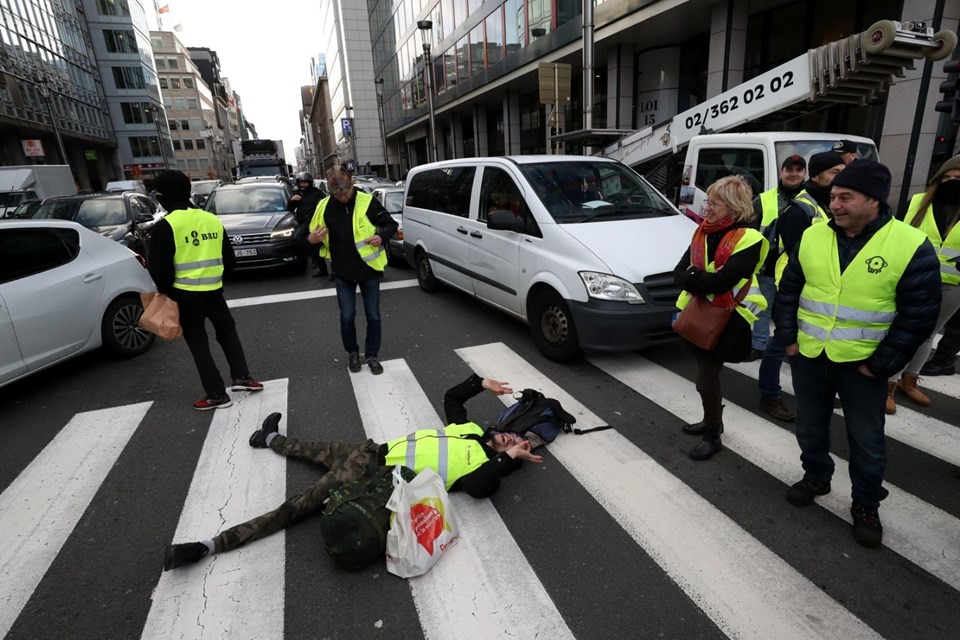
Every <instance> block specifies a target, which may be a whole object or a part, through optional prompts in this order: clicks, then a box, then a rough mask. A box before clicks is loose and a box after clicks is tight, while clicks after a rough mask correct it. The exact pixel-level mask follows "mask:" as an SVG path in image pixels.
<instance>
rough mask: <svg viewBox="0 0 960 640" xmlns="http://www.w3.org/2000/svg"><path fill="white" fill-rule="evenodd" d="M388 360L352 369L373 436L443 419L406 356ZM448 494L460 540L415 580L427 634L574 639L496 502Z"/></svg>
mask: <svg viewBox="0 0 960 640" xmlns="http://www.w3.org/2000/svg"><path fill="white" fill-rule="evenodd" d="M382 364H383V368H384V373H383V374H381V375H377V376H374V375H369V374H368V373H366V372H364V373H359V374H353V375H351V376H350V381H351V382H352V383H353V390H354V394H355V395H356V397H357V406H358V407H359V408H360V417H361V418H362V419H363V426H364V429H365V431H366V433H367V436H368V437H370V438H372V439H373V440H375V441H377V442H387V441H389V440H392V439H395V438H400V437H403V436H405V435H406V434H408V433H410V432H412V431H416V430H417V429H425V428H430V427H432V426H434V425H442V424H443V423H442V422H441V420H440V417H439V416H438V415H437V413H436V411H434V409H433V406H432V405H431V404H430V401H429V400H428V399H427V396H426V394H425V393H424V391H423V388H422V387H421V386H420V384H419V383H418V382H417V379H416V377H414V375H413V372H412V371H410V368H409V367H408V366H407V363H406V362H405V361H404V360H402V359H398V360H389V361H387V362H383V363H382ZM507 482H509V480H507ZM450 500H451V502H452V503H453V506H454V508H455V509H456V513H457V518H458V519H459V520H460V529H461V537H460V541H459V542H457V544H456V546H455V547H454V548H453V549H452V550H451V551H450V553H448V554H447V555H446V557H444V559H443V562H439V563H437V565H436V566H434V568H433V569H431V570H430V572H429V573H427V574H426V575H424V576H421V577H419V578H415V579H413V580H410V581H409V584H410V591H411V593H412V594H413V600H414V604H415V605H416V607H417V612H418V614H419V616H420V624H421V625H422V627H423V634H424V636H425V637H426V638H427V639H428V640H429V639H434V640H458V639H462V640H474V639H476V638H500V637H506V636H509V637H513V638H551V640H552V639H554V638H559V639H563V638H571V639H572V638H573V634H572V633H571V631H570V629H569V628H568V627H567V625H566V623H565V622H564V621H563V618H562V617H561V616H560V612H559V611H557V608H556V605H554V603H553V601H552V600H551V599H550V596H549V595H548V594H547V592H546V590H545V589H544V587H543V584H542V583H541V582H540V579H539V578H537V575H536V573H534V571H533V568H532V567H531V566H530V564H529V563H528V562H527V559H526V558H525V557H524V555H523V552H521V551H520V548H519V547H518V546H517V543H516V541H515V540H514V539H513V536H512V535H511V534H510V531H509V529H507V527H506V524H504V522H503V520H502V519H501V518H500V514H499V513H497V510H496V509H495V508H494V507H493V504H491V502H490V501H489V500H476V499H474V498H471V497H470V496H467V495H466V494H462V493H452V494H450Z"/></svg>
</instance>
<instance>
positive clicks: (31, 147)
mask: <svg viewBox="0 0 960 640" xmlns="http://www.w3.org/2000/svg"><path fill="white" fill-rule="evenodd" d="M20 143H21V144H22V145H23V155H25V156H27V157H28V158H42V157H44V156H45V155H46V154H45V153H44V152H43V141H42V140H21V141H20Z"/></svg>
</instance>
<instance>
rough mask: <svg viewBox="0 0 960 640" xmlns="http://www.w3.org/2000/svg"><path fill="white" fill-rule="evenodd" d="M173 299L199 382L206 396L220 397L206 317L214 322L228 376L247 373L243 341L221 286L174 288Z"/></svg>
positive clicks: (237, 377)
mask: <svg viewBox="0 0 960 640" xmlns="http://www.w3.org/2000/svg"><path fill="white" fill-rule="evenodd" d="M174 296H175V298H174V299H175V300H176V301H177V304H178V305H179V306H180V326H181V327H183V339H184V340H185V341H186V343H187V346H188V347H190V353H191V355H193V361H194V363H195V364H196V365H197V372H198V373H199V374H200V382H201V384H203V390H204V391H205V392H206V394H207V396H208V397H211V398H220V397H222V396H223V395H224V394H226V388H225V387H224V385H223V378H221V377H220V371H219V370H218V369H217V364H216V362H214V360H213V355H212V354H211V353H210V341H209V339H208V338H207V323H206V321H207V320H210V322H211V324H213V329H214V331H215V332H216V336H217V342H219V343H220V348H221V349H223V354H224V355H225V356H226V357H227V363H228V364H229V365H230V377H231V378H233V379H234V380H242V379H244V378H248V377H250V371H249V369H247V359H246V357H245V356H244V354H243V345H241V344H240V336H239V335H237V326H236V324H235V323H234V321H233V316H232V315H230V309H229V308H228V307H227V301H226V300H225V299H224V298H223V290H222V289H219V290H217V291H177V292H176V293H175V294H174Z"/></svg>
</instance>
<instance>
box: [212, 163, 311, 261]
mask: <svg viewBox="0 0 960 640" xmlns="http://www.w3.org/2000/svg"><path fill="white" fill-rule="evenodd" d="M291 195H292V192H291V191H290V188H289V187H288V186H287V185H286V184H283V183H280V182H251V183H246V184H227V185H223V186H222V187H218V188H217V189H216V190H214V192H213V193H211V194H210V198H209V199H208V200H207V204H206V206H205V207H204V208H205V209H206V210H207V211H209V212H210V213H213V214H215V215H216V216H217V217H218V218H220V221H221V222H222V223H223V227H224V229H225V230H226V232H227V237H229V238H230V243H231V244H232V245H233V252H234V254H235V255H236V257H237V266H236V268H237V269H259V268H263V267H282V266H290V267H294V268H297V269H302V268H304V267H305V266H306V261H305V260H304V259H303V253H302V252H301V249H300V247H299V246H298V245H297V243H296V242H295V241H294V239H293V232H294V230H295V229H296V227H297V222H296V219H295V218H294V216H293V214H292V213H290V212H289V211H287V202H288V201H289V200H290V196H291Z"/></svg>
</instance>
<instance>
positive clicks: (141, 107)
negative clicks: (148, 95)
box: [120, 102, 153, 124]
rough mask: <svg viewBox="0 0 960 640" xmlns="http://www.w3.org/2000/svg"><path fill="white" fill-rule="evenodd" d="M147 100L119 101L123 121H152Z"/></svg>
mask: <svg viewBox="0 0 960 640" xmlns="http://www.w3.org/2000/svg"><path fill="white" fill-rule="evenodd" d="M150 107H151V105H150V103H149V102H121V103H120V111H121V113H123V121H124V122H126V123H127V124H143V123H145V122H147V123H152V122H153V112H151V111H150Z"/></svg>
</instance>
